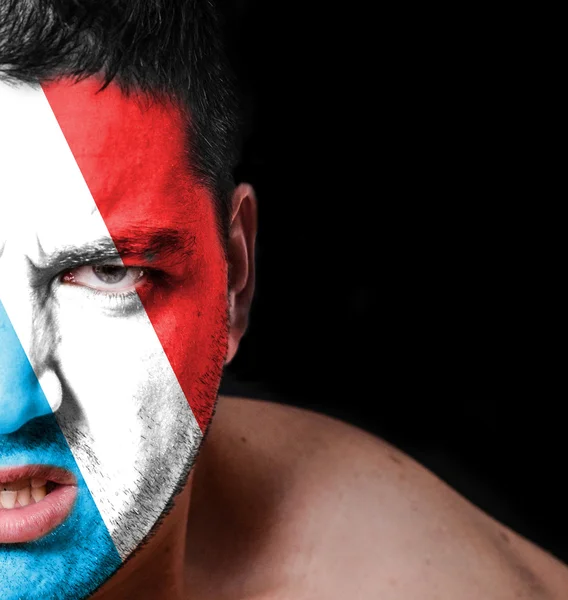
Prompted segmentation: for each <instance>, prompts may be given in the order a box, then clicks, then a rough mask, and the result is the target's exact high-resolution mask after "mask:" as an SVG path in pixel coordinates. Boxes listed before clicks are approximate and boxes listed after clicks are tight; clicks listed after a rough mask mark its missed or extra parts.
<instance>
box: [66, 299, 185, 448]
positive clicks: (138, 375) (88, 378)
mask: <svg viewBox="0 0 568 600" xmlns="http://www.w3.org/2000/svg"><path fill="white" fill-rule="evenodd" d="M83 295H84V292H83V291H82V290H80V289H79V288H74V289H72V288H69V289H67V290H64V291H63V293H61V294H60V299H59V311H58V325H59V334H60V335H59V344H58V352H57V356H58V363H59V365H60V370H61V373H62V376H63V382H64V386H65V388H66V390H67V391H68V393H69V394H71V396H72V398H71V399H70V401H68V402H67V404H69V405H74V406H77V407H78V409H79V411H80V417H81V418H80V419H79V421H81V422H85V423H87V424H88V429H89V432H90V436H91V437H92V438H93V441H94V443H95V444H96V446H97V449H98V450H99V451H100V452H103V450H104V448H105V447H107V446H113V445H115V444H119V445H121V446H122V448H123V449H124V451H125V452H126V453H129V452H130V451H132V452H133V453H135V451H136V446H137V445H138V444H139V440H140V439H141V435H143V431H142V428H143V415H146V416H150V415H151V414H152V413H155V412H157V411H158V410H160V411H161V412H162V413H168V414H171V413H172V411H173V410H174V406H175V405H171V403H169V402H168V398H169V397H170V396H171V394H172V391H173V390H172V386H173V384H174V383H175V376H174V375H173V374H172V373H171V369H170V368H169V365H168V363H167V359H166V358H165V356H164V353H163V352H162V350H161V347H160V344H159V342H158V340H157V338H156V334H155V332H154V330H153V328H152V326H151V324H150V322H149V321H148V318H147V317H146V316H145V315H144V314H143V313H140V314H139V315H135V316H131V317H129V318H116V317H114V318H113V317H109V316H106V315H104V314H103V313H101V310H100V308H98V307H96V306H94V303H93V301H92V300H86V301H81V296H83ZM65 404H66V403H63V408H65ZM167 433H168V432H167V431H159V430H158V431H156V432H155V435H167ZM103 453H104V452H103Z"/></svg>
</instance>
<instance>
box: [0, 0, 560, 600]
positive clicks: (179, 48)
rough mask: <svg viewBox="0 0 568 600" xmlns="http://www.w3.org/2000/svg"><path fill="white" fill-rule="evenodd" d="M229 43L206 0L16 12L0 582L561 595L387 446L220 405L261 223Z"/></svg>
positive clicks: (63, 594) (542, 560)
mask: <svg viewBox="0 0 568 600" xmlns="http://www.w3.org/2000/svg"><path fill="white" fill-rule="evenodd" d="M218 39H219V31H218V27H217V25H216V18H215V14H214V12H213V9H212V8H211V6H210V4H209V3H208V2H202V1H200V2H198V1H197V0H195V1H193V2H191V1H188V2H179V3H171V4H169V5H168V6H167V7H162V3H159V2H151V1H144V2H142V1H139V2H133V1H132V2H130V1H127V0H124V1H123V2H118V1H117V2H107V3H102V2H100V3H99V2H96V1H89V0H84V1H77V0H75V1H74V2H71V1H68V2H66V1H57V2H56V1H52V2H46V1H45V0H10V1H8V2H4V3H3V4H2V5H1V7H0V64H1V65H2V67H1V81H0V131H1V139H0V165H1V169H2V172H1V186H2V188H1V189H2V191H1V195H0V282H1V283H0V503H1V507H0V592H1V595H2V598H7V599H33V598H42V599H49V598H53V599H71V598H86V597H94V598H98V599H101V600H103V599H106V600H109V599H113V598H121V599H123V598H137V599H155V598H158V599H160V598H168V599H173V600H177V599H182V598H191V599H196V600H200V599H205V598H207V599H213V600H222V599H225V598H227V599H243V600H244V599H251V600H252V599H256V600H260V599H264V600H278V599H290V598H294V599H298V600H302V599H308V598H310V599H311V598H324V599H330V600H334V599H339V598H341V599H343V598H346V597H352V598H360V599H362V600H366V599H375V598H381V599H382V598H385V599H405V600H406V599H420V598H424V599H426V598H448V599H450V598H452V599H453V598H463V599H466V600H468V599H474V598H475V599H477V598H484V599H505V598H517V597H518V598H520V597H526V598H563V597H566V590H568V570H567V569H566V567H565V566H563V565H562V564H561V563H560V562H558V561H556V560H555V559H554V558H553V557H551V556H550V555H548V554H547V553H545V552H544V551H542V550H540V549H538V548H537V547H535V546H534V545H532V544H531V543H529V542H528V541H526V540H524V539H522V538H520V537H519V536H517V535H516V534H514V533H513V532H512V531H510V530H508V529H507V528H505V527H504V526H502V525H500V524H498V523H496V522H495V521H493V520H492V519H491V518H489V517H488V516H487V515H485V514H483V513H482V512H481V511H479V510H478V509H476V508H475V507H473V506H472V505H470V504H469V503H468V502H466V501H465V500H464V499H463V498H461V497H459V496H458V495H457V494H456V493H454V492H453V491H452V490H450V489H449V488H448V487H447V486H445V485H444V484H443V483H442V482H440V481H439V480H438V479H437V478H436V477H434V476H433V475H432V474H430V473H428V472H427V471H426V470H425V469H423V468H421V467H420V466H419V465H417V464H416V463H414V462H413V461H412V460H411V459H409V458H408V457H406V456H404V455H402V454H401V453H400V452H398V451H397V450H396V449H394V448H392V447H390V446H388V445H387V444H385V443H383V442H382V441H380V440H378V439H376V438H374V437H372V436H369V435H366V434H364V433H363V432H361V431H359V430H356V429H354V428H352V427H349V426H347V425H344V424H341V423H339V422H336V421H333V420H330V419H327V418H325V417H321V416H318V415H315V414H311V413H306V412H302V411H299V410H296V409H291V408H285V407H283V406H279V405H271V404H266V403H262V402H255V401H251V400H246V399H229V398H221V399H219V401H218V402H217V405H216V396H217V391H218V387H219V382H220V379H221V374H222V369H223V365H224V364H227V363H228V362H229V361H231V359H232V358H233V356H234V355H235V353H236V351H237V348H238V345H239V342H240V339H241V337H242V335H243V333H244V331H245V329H246V325H247V316H248V311H249V307H250V302H251V297H252V292H253V286H254V239H255V233H256V200H255V196H254V191H253V190H252V188H251V187H250V186H248V185H246V184H241V185H238V186H234V184H233V182H232V179H231V170H232V167H233V165H234V162H235V160H236V156H237V151H238V143H237V140H238V126H237V124H238V119H237V116H236V112H235V103H234V100H233V93H232V91H231V88H230V85H229V79H228V75H227V73H226V70H225V67H224V62H223V57H222V52H221V49H220V47H219V44H218ZM215 406H216V413H215V417H214V419H213V421H212V423H211V420H212V415H213V412H214V409H215ZM205 438H207V440H206V441H204V440H205ZM198 453H199V459H198V460H197V461H196V459H197V456H198Z"/></svg>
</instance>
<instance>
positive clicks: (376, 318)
mask: <svg viewBox="0 0 568 600" xmlns="http://www.w3.org/2000/svg"><path fill="white" fill-rule="evenodd" d="M309 6H310V8H308V9H307V8H306V5H305V4H300V3H296V4H294V3H285V4H280V3H278V4H275V3H267V2H260V1H258V2H256V1H251V0H247V1H241V2H239V3H231V4H230V5H227V7H226V15H227V23H228V29H227V31H228V36H229V48H230V54H231V59H232V62H233V65H234V68H235V71H236V73H237V76H238V79H239V81H240V82H241V86H242V89H243V93H244V95H245V98H246V104H247V106H248V108H249V112H250V117H251V121H250V123H251V125H250V130H249V134H248V136H247V142H246V145H245V151H244V155H243V161H242V164H241V166H240V167H239V169H238V171H237V177H238V179H239V180H244V181H248V182H250V183H252V184H253V185H254V187H255V189H256V192H257V195H258V200H259V218H260V222H259V234H258V251H257V278H258V279H257V290H256V296H255V301H254V305H253V310H252V314H251V321H250V327H249V330H248V332H247V335H246V337H245V339H244V340H243V342H242V345H241V348H240V350H239V353H238V355H237V357H236V359H235V360H234V362H233V363H232V365H230V367H228V369H227V372H226V377H225V380H224V383H223V386H222V391H224V392H225V393H229V394H243V395H246V396H250V397H257V398H265V399H269V400H275V401H279V402H285V403H289V404H294V405H296V406H303V407H306V408H310V409H313V410H317V411H320V412H324V413H327V414H330V415H332V416H335V417H338V418H341V419H343V420H346V421H349V422H351V423H353V424H355V425H357V426H359V427H362V428H364V429H366V430H368V431H370V432H372V433H374V434H377V435H380V436H382V437H384V438H385V439H387V440H389V441H390V442H392V443H394V444H395V445H397V446H398V447H400V448H401V449H403V450H404V451H406V452H407V453H409V454H410V455H412V456H414V457H415V458H416V459H418V460H419V461H420V462H421V463H423V464H424V465H426V466H427V467H428V468H430V469H431V470H432V471H434V472H435V473H436V474H437V475H438V476H440V477H441V478H443V479H444V480H446V481H447V482H448V483H449V484H450V485H452V487H454V488H455V489H457V490H458V491H459V492H460V493H462V494H463V495H464V496H466V497H467V498H469V499H470V500H471V501H473V502H474V503H475V504H477V505H478V506H480V507H481V508H483V509H484V510H485V511H487V512H488V513H489V514H491V515H492V516H493V517H495V518H497V519H498V520H500V521H502V522H503V523H505V524H507V525H508V526H510V527H512V528H513V529H515V530H516V531H518V532H519V533H521V534H523V535H525V536H526V537H528V538H529V539H532V540H533V541H535V542H537V543H538V544H539V545H541V546H543V547H544V548H546V549H548V550H549V551H551V552H553V553H554V554H556V555H557V556H558V557H560V558H561V559H562V560H564V561H565V562H568V545H567V542H566V540H567V539H568V526H567V519H566V517H565V510H566V507H567V506H568V494H567V492H566V491H565V490H566V486H565V485H564V477H565V473H566V468H565V465H564V457H565V446H564V443H563V440H564V430H565V426H564V422H563V420H562V418H561V410H560V408H559V407H561V406H562V405H561V403H560V398H559V395H558V392H557V391H555V390H554V389H553V388H552V387H551V386H550V384H549V380H550V377H549V375H550V371H554V370H555V363H554V359H551V357H550V353H549V352H548V351H547V350H546V348H545V347H544V346H543V341H542V338H541V336H540V329H541V328H544V327H546V323H545V322H543V321H542V320H541V315H540V311H541V308H542V307H541V305H540V304H537V303H536V302H533V300H534V299H535V288H538V286H539V285H540V283H539V280H538V277H537V276H536V273H537V271H538V266H536V267H535V265H534V264H532V262H531V258H530V239H531V232H530V230H529V231H518V230H517V229H516V222H515V212H516V211H518V210H519V207H518V205H517V204H516V202H515V198H514V197H510V194H508V193H507V184H506V181H503V180H502V179H500V178H499V171H500V165H501V164H502V163H503V161H504V160H505V158H504V156H503V153H502V152H500V150H499V149H500V148H501V141H502V136H503V131H502V128H501V126H500V122H501V121H500V116H501V115H502V114H506V111H507V106H504V105H503V103H502V102H501V100H500V93H499V88H498V87H496V85H495V82H494V80H493V79H492V76H493V75H494V73H492V72H490V71H485V72H484V73H483V74H480V69H479V68H478V66H477V65H476V61H475V59H474V60H472V59H471V56H468V53H467V52H465V51H463V49H459V48H458V49H456V48H455V47H454V46H453V45H452V44H451V43H448V41H447V39H446V43H445V44H444V43H441V42H440V41H439V38H437V37H436V36H435V35H428V34H425V33H424V32H423V31H422V30H421V28H420V26H418V27H417V26H416V21H415V20H414V21H412V20H409V18H407V17H408V15H406V16H405V15H402V16H400V15H399V16H398V18H397V19H395V20H393V19H392V18H390V17H392V15H381V16H376V15H375V16H372V15H370V14H368V15H366V14H364V13H361V12H357V13H355V12H349V13H346V12H343V13H334V12H333V11H332V9H331V8H330V7H329V5H328V7H327V8H321V9H320V8H319V7H318V6H316V5H309ZM415 18H416V16H415ZM373 19H376V20H373ZM409 23H410V25H411V26H412V27H410V28H409V27H407V25H409ZM551 360H552V364H551ZM558 362H559V361H558V359H556V365H558Z"/></svg>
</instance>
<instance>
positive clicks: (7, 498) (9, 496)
mask: <svg viewBox="0 0 568 600" xmlns="http://www.w3.org/2000/svg"><path fill="white" fill-rule="evenodd" d="M17 497H18V492H12V491H5V490H3V491H1V492H0V502H1V503H2V506H3V507H4V508H14V505H15V504H16V498H17Z"/></svg>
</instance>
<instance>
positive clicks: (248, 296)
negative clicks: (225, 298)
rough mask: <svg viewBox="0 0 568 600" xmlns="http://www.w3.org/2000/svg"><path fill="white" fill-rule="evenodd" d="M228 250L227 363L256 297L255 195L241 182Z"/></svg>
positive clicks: (245, 324) (234, 201) (234, 351)
mask: <svg viewBox="0 0 568 600" xmlns="http://www.w3.org/2000/svg"><path fill="white" fill-rule="evenodd" d="M232 206H233V212H232V218H231V225H230V230H229V241H228V248H227V255H228V262H229V343H228V351H227V358H226V360H225V364H228V363H229V362H230V361H231V360H232V359H233V357H234V355H235V354H236V352H237V349H238V347H239V342H240V340H241V338H242V336H243V334H244V333H245V331H246V328H247V324H248V315H249V311H250V306H251V303H252V298H253V294H254V278H255V264H254V251H255V240H256V231H257V205H256V195H255V193H254V189H253V188H252V186H250V185H249V184H246V183H242V184H240V185H238V186H237V187H236V188H235V191H234V192H233V201H232Z"/></svg>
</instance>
